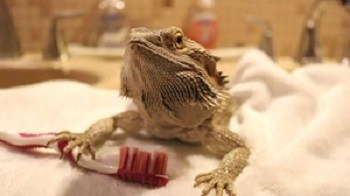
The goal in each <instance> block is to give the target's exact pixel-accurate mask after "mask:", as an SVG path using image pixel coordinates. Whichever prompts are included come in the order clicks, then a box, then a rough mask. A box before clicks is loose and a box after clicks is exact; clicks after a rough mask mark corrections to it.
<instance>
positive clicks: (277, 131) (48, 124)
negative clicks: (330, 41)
mask: <svg viewBox="0 0 350 196" xmlns="http://www.w3.org/2000/svg"><path fill="white" fill-rule="evenodd" d="M349 79H350V70H349V69H347V68H342V67H335V66H333V67H325V66H322V67H320V66H312V67H307V68H301V69H298V70H296V71H294V72H293V73H291V74H289V73H287V72H285V71H283V70H281V69H280V68H278V67H277V66H276V64H275V63H273V62H272V61H270V59H269V58H268V57H266V56H265V55H264V54H262V53H260V52H259V51H251V52H248V53H247V54H246V55H245V56H244V57H243V59H242V60H241V61H240V63H239V65H238V68H237V74H236V78H235V79H234V82H233V86H232V88H231V92H232V93H233V94H234V95H235V96H236V97H237V98H238V100H239V101H240V103H241V104H242V105H241V108H240V110H239V111H238V113H237V116H238V118H235V117H233V118H232V123H231V128H232V130H233V131H235V132H238V133H239V134H240V135H242V137H243V138H244V139H245V141H246V143H247V145H248V146H249V147H250V148H251V150H252V155H251V157H250V159H249V166H248V167H247V168H246V169H245V170H244V171H243V173H242V174H241V175H240V176H239V177H238V178H237V181H236V188H237V192H238V195H346V194H348V193H349V192H350V188H348V184H349V183H350V178H349V176H350V166H348V165H349V162H350V153H349V152H348V149H349V147H350V130H349V129H350V121H349V117H348V116H349V115H348V114H349V112H348V109H350V102H349V101H348V100H347V99H349V98H350V81H349ZM130 107H132V103H131V101H130V100H128V99H126V98H122V97H119V96H118V91H117V90H116V91H110V90H101V89H96V88H93V87H90V86H88V85H85V84H81V83H76V82H69V81H54V82H46V83H41V84H34V85H29V86H23V87H17V88H13V89H5V90H0V108H1V110H0V131H10V132H24V131H26V132H49V131H60V130H64V129H68V130H71V131H75V132H82V131H84V130H85V129H86V128H87V127H88V126H90V125H91V124H92V123H93V122H95V121H97V120H98V119H101V118H105V117H108V116H111V115H114V114H117V113H119V112H121V111H124V110H127V109H130ZM115 139H116V140H115V141H116V142H114V141H112V140H111V141H108V142H107V143H106V145H105V147H104V148H116V150H118V147H119V146H121V145H128V146H142V147H143V148H145V149H147V150H149V151H153V150H159V151H164V152H167V153H168V155H169V164H168V172H167V173H168V176H169V178H170V181H169V184H168V185H167V186H166V187H162V188H157V189H154V188H148V187H144V186H141V185H138V184H135V183H127V182H123V181H121V180H118V179H114V178H113V177H111V176H105V175H101V174H96V173H93V172H90V171H87V170H82V169H77V168H75V167H74V166H73V165H71V164H69V163H68V162H64V161H61V160H60V159H58V157H57V156H56V155H54V156H53V155H49V154H40V153H34V152H33V153H30V154H28V153H27V154H25V153H21V152H19V151H18V150H15V149H9V148H5V147H4V146H2V145H1V146H0V168H1V169H0V176H1V179H2V180H1V185H0V192H1V193H4V194H6V195H38V196H40V195H121V196H122V195H145V196H151V195H179V194H181V195H200V193H201V188H193V183H194V177H195V176H196V175H197V174H198V173H200V172H206V171H210V170H212V169H214V168H215V167H216V166H217V164H218V162H219V160H217V159H216V158H215V157H214V156H212V155H211V154H210V153H208V152H207V151H206V150H205V149H204V148H202V147H201V146H196V145H189V144H184V143H181V142H178V141H173V140H156V139H151V138H139V137H137V138H124V137H120V136H115Z"/></svg>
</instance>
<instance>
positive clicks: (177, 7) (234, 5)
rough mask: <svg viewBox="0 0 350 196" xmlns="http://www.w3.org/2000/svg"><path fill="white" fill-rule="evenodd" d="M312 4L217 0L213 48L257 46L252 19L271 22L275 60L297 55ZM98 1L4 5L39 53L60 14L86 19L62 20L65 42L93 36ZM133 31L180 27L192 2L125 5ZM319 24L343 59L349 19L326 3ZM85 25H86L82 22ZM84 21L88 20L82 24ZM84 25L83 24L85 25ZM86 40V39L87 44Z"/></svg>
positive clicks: (134, 0) (27, 45)
mask: <svg viewBox="0 0 350 196" xmlns="http://www.w3.org/2000/svg"><path fill="white" fill-rule="evenodd" d="M314 1H315V0H290V1H280V0H218V1H215V6H214V7H213V12H215V14H216V15H217V18H218V22H219V25H218V41H217V45H216V46H217V47H230V46H246V45H257V44H258V42H259V41H260V39H261V35H262V31H263V29H262V28H261V27H259V26H257V25H249V24H247V22H245V16H247V15H253V16H256V17H259V18H262V19H264V20H267V21H269V22H270V24H271V26H272V28H273V33H274V48H275V52H276V54H277V55H283V56H285V55H295V53H296V51H297V48H298V44H299V42H298V38H300V36H301V34H302V31H303V28H304V23H305V20H306V19H307V17H308V15H309V12H310V10H311V9H312V6H313V3H314ZM100 2H101V1H100V0H7V3H8V4H9V7H10V10H11V14H12V15H13V18H14V24H15V28H16V30H17V31H18V35H19V38H20V42H21V47H22V50H23V52H31V51H41V50H42V48H43V47H44V44H45V43H46V39H47V37H48V35H47V34H48V32H49V31H48V29H49V26H50V20H51V18H52V17H53V15H54V14H55V13H58V12H60V11H64V10H67V9H69V10H72V9H73V10H82V11H84V12H86V14H85V16H83V17H80V18H75V19H71V20H65V21H62V22H61V24H60V25H62V28H63V29H64V32H65V35H66V39H67V41H68V42H83V41H84V38H86V36H88V35H87V34H88V33H91V30H90V28H97V26H95V27H94V26H91V25H88V24H86V23H87V22H91V19H92V20H93V18H95V19H96V16H97V15H99V13H98V12H99V11H98V9H99V8H98V4H99V3H100ZM124 2H125V12H126V14H127V16H128V17H129V19H130V25H131V26H135V27H136V26H145V27H151V28H162V27H166V26H178V27H184V26H185V25H186V22H187V20H188V19H189V18H188V17H189V15H190V13H189V12H190V11H191V7H193V6H194V5H195V3H196V1H195V0H187V1H175V0H124ZM324 9H325V13H324V15H323V16H322V20H321V25H320V33H319V35H320V42H321V45H322V53H323V54H324V55H325V56H330V57H336V56H339V55H341V53H342V49H343V48H344V45H345V44H346V43H347V42H348V41H349V40H350V14H349V13H347V12H346V10H345V9H344V8H343V7H341V6H340V5H339V4H338V3H337V2H335V1H333V2H327V5H325V8H324ZM84 20H85V23H84ZM86 20H88V21H86ZM84 24H85V25H84ZM85 41H86V40H85Z"/></svg>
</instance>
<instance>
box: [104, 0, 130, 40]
mask: <svg viewBox="0 0 350 196" xmlns="http://www.w3.org/2000/svg"><path fill="white" fill-rule="evenodd" d="M98 7H99V9H100V10H101V12H102V14H101V18H100V22H101V25H100V30H99V39H98V43H97V45H98V46H99V47H123V46H124V45H125V41H126V39H127V35H128V34H129V31H130V25H129V22H128V17H127V15H126V13H125V2H124V1H122V0H102V1H101V2H100V3H99V5H98Z"/></svg>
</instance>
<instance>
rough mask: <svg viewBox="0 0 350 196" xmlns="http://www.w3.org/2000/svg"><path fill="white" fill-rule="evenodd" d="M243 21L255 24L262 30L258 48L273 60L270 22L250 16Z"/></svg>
mask: <svg viewBox="0 0 350 196" xmlns="http://www.w3.org/2000/svg"><path fill="white" fill-rule="evenodd" d="M244 19H245V21H246V22H247V23H252V24H257V25H259V26H261V27H262V28H263V31H264V32H263V37H262V40H261V42H260V45H259V48H260V49H261V50H262V51H264V52H265V53H266V54H267V55H268V56H270V57H271V58H272V59H273V58H274V54H273V33H272V27H271V24H270V22H269V21H267V20H264V19H262V18H258V17H256V16H251V15H248V16H246V17H245V18H244Z"/></svg>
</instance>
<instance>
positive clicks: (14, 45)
mask: <svg viewBox="0 0 350 196" xmlns="http://www.w3.org/2000/svg"><path fill="white" fill-rule="evenodd" d="M0 13H1V14H0V57H17V56H20V55H21V54H22V52H21V47H20V42H19V38H18V35H17V32H16V30H15V26H14V22H13V18H12V16H11V12H10V9H9V8H8V6H7V4H6V1H5V0H0Z"/></svg>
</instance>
